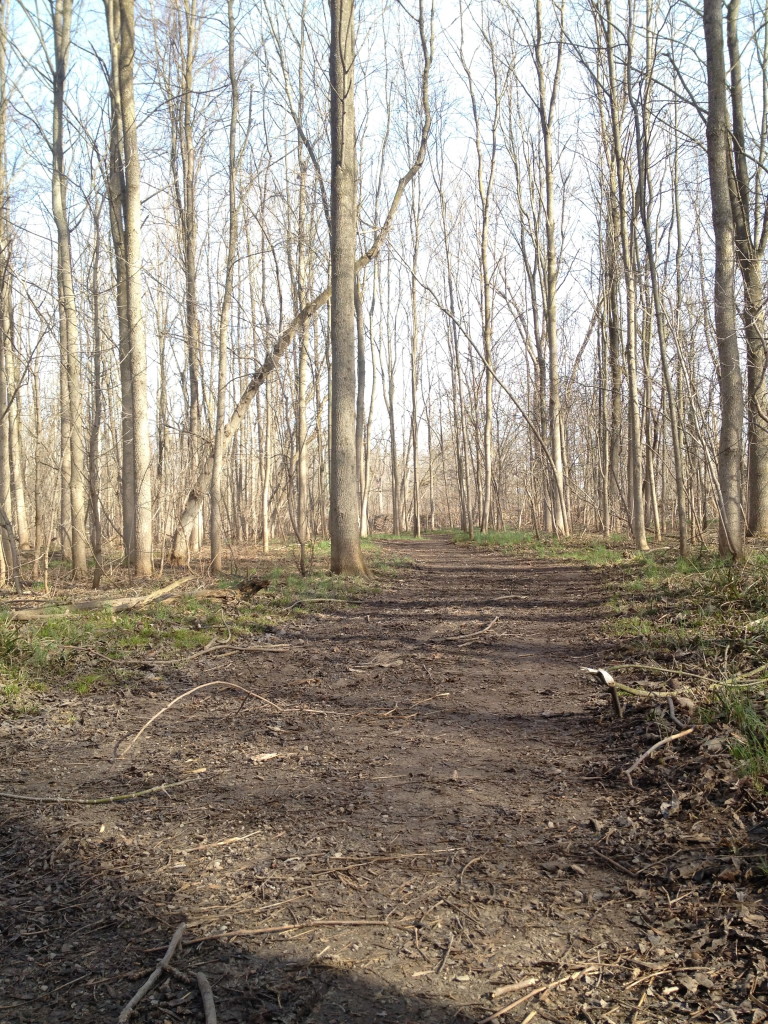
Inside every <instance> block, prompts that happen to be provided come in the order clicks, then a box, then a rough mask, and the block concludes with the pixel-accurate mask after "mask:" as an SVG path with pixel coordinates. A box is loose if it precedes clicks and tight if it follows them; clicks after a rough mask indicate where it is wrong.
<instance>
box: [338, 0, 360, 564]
mask: <svg viewBox="0 0 768 1024" xmlns="http://www.w3.org/2000/svg"><path fill="white" fill-rule="evenodd" d="M329 2H330V11H331V48H330V83H331V434H332V438H331V467H330V498H331V510H330V518H329V529H330V534H331V572H334V573H339V574H343V575H349V576H360V575H363V574H364V573H365V571H366V569H365V565H364V564H363V556H362V551H361V548H360V507H359V503H358V497H357V463H356V458H355V424H356V408H357V403H356V389H355V383H356V363H357V351H356V341H355V242H356V238H357V156H356V145H355V91H354V62H355V30H354V0H329Z"/></svg>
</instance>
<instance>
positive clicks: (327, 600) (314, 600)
mask: <svg viewBox="0 0 768 1024" xmlns="http://www.w3.org/2000/svg"><path fill="white" fill-rule="evenodd" d="M300 604H360V601H358V600H357V599H356V598H354V597H302V598H300V599H299V600H298V601H294V602H293V604H287V605H286V606H285V607H284V608H281V609H280V611H283V612H289V611H290V610H291V609H292V608H298V606H299V605H300Z"/></svg>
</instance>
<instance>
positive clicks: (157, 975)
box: [117, 921, 187, 1024]
mask: <svg viewBox="0 0 768 1024" xmlns="http://www.w3.org/2000/svg"><path fill="white" fill-rule="evenodd" d="M186 927H187V924H186V921H182V922H181V924H180V925H179V927H178V928H177V929H176V931H175V932H174V933H173V938H172V939H171V941H170V943H169V945H168V949H166V951H165V955H164V956H163V959H162V960H160V961H159V963H158V965H157V967H156V968H155V969H154V971H152V973H151V974H150V976H149V977H148V978H147V980H146V981H145V982H144V984H143V985H142V986H141V988H140V989H139V991H138V992H137V993H136V994H135V995H134V996H133V997H132V998H131V999H130V1000H129V1001H128V1002H127V1003H126V1004H125V1006H124V1007H123V1009H122V1011H121V1012H120V1016H119V1017H118V1018H117V1024H127V1022H128V1021H129V1020H130V1019H131V1015H132V1013H133V1011H134V1010H135V1009H136V1007H137V1006H138V1005H139V1003H140V1002H141V1000H142V999H143V998H144V997H145V996H146V995H149V993H150V992H151V991H152V989H153V988H154V987H155V985H157V984H158V982H159V981H160V979H161V977H162V976H163V971H164V970H165V968H166V967H167V966H168V964H169V963H170V962H171V960H172V958H173V954H174V953H175V952H176V950H177V948H178V945H179V943H180V942H181V939H182V936H183V935H184V932H185V930H186Z"/></svg>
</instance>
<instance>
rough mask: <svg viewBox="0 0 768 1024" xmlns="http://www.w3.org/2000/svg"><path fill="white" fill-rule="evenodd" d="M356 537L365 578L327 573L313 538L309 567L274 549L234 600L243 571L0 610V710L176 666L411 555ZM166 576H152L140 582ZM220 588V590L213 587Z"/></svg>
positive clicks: (364, 582)
mask: <svg viewBox="0 0 768 1024" xmlns="http://www.w3.org/2000/svg"><path fill="white" fill-rule="evenodd" d="M363 547H364V555H365V559H366V564H367V566H368V568H369V571H370V573H371V576H370V577H368V578H364V579H355V578H350V577H339V576H333V575H331V573H330V571H329V570H328V562H329V555H330V548H329V545H328V544H327V543H324V542H318V543H317V544H316V545H315V550H314V558H313V566H314V568H313V569H312V571H311V572H309V573H308V574H307V575H305V576H302V575H301V574H300V573H299V572H297V571H296V570H295V568H294V566H293V564H292V553H291V551H290V549H287V548H286V549H277V550H276V552H275V554H274V555H272V556H269V557H264V558H261V559H259V560H258V561H257V564H256V566H255V567H254V568H255V572H254V575H257V576H260V577H264V578H266V579H268V580H269V585H268V586H267V587H266V588H265V589H264V590H262V591H260V592H259V593H258V594H257V595H256V596H255V598H254V599H253V600H245V599H242V600H238V599H237V597H236V587H237V585H238V583H239V582H240V578H235V577H230V578H227V577H224V578H221V579H219V580H218V581H215V582H214V583H213V585H212V586H207V587H205V592H207V596H203V597H200V596H197V595H196V594H195V593H191V594H187V595H185V596H183V597H180V598H178V599H177V600H176V601H174V602H172V603H168V604H162V603H156V604H152V605H148V606H147V607H145V608H142V609H139V610H132V611H126V612H121V613H118V614H113V613H112V612H111V611H109V610H101V611H83V612H77V613H75V614H72V615H66V616H62V615H56V614H55V613H54V607H53V606H51V608H50V611H51V615H50V617H45V618H41V619H39V620H35V621H32V622H23V623H21V622H18V621H14V620H13V619H12V617H11V615H10V614H9V612H8V611H6V612H5V613H4V614H3V613H2V612H1V611H0V716H2V715H4V716H19V715H29V714H34V713H36V712H37V711H39V710H41V707H42V704H43V702H44V700H45V695H46V694H51V693H52V692H59V693H61V692H66V693H68V694H69V695H70V696H72V695H74V694H79V695H81V696H85V695H87V694H88V693H90V692H92V691H93V690H94V689H96V688H98V687H101V686H105V685H115V684H119V683H125V682H128V681H129V680H131V679H133V678H135V677H136V676H137V674H138V673H139V672H142V671H146V670H150V671H151V670H153V669H154V668H157V669H158V670H160V669H161V668H162V666H163V664H168V665H173V666H178V665H179V664H181V663H183V661H184V659H185V658H188V657H189V656H191V655H196V654H198V653H199V652H201V651H202V650H203V648H205V647H206V646H207V645H209V644H211V645H213V644H215V643H217V642H231V643H233V644H238V643H241V644H242V643H245V642H247V641H248V640H250V639H252V638H253V636H254V635H256V634H260V633H268V632H273V631H274V630H275V629H276V628H278V626H279V624H280V623H281V622H284V621H286V620H287V619H289V618H293V617H300V616H302V615H305V614H312V613H314V612H317V610H318V609H321V608H323V606H324V603H325V602H327V603H328V606H329V607H331V608H332V607H336V606H339V605H343V604H344V603H345V602H347V601H352V600H354V599H355V598H358V597H361V596H363V595H364V594H366V593H370V592H371V591H373V590H375V589H376V588H377V587H378V586H379V582H380V581H381V580H382V579H386V578H387V577H388V576H392V575H395V574H396V573H397V572H398V570H399V569H401V568H402V567H403V566H404V565H406V564H408V561H409V560H408V559H406V558H403V557H402V556H398V555H394V554H392V553H390V552H387V551H386V550H385V549H384V548H382V547H381V545H380V544H378V543H376V542H375V541H373V540H366V541H364V544H363ZM168 582H170V580H169V579H154V580H152V581H151V583H150V584H149V585H148V586H147V588H146V589H147V590H152V589H155V588H158V587H161V586H163V585H164V584H166V583H168ZM217 591H218V592H220V593H221V598H219V597H218V596H210V595H211V592H217ZM230 591H232V595H231V599H229V600H226V598H228V597H229V592H230ZM98 596H105V595H104V594H103V593H102V594H101V595H99V594H94V593H93V592H92V591H91V592H87V593H86V592H83V591H80V592H79V593H78V594H77V595H76V596H75V598H74V599H78V600H80V599H82V598H84V597H86V598H93V597H98ZM108 596H110V597H115V596H118V595H117V594H114V593H110V594H109V595H108Z"/></svg>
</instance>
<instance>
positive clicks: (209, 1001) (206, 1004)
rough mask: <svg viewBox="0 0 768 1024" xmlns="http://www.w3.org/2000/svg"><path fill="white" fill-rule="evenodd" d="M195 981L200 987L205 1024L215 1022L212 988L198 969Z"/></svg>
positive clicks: (214, 1023)
mask: <svg viewBox="0 0 768 1024" xmlns="http://www.w3.org/2000/svg"><path fill="white" fill-rule="evenodd" d="M195 979H196V981H197V987H198V988H199V989H200V998H201V999H202V1000H203V1010H204V1011H205V1024H217V1021H216V1004H215V1003H214V1001H213V990H212V988H211V983H210V982H209V981H208V979H207V978H206V976H205V975H204V974H203V972H202V971H198V972H197V973H196V974H195Z"/></svg>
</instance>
